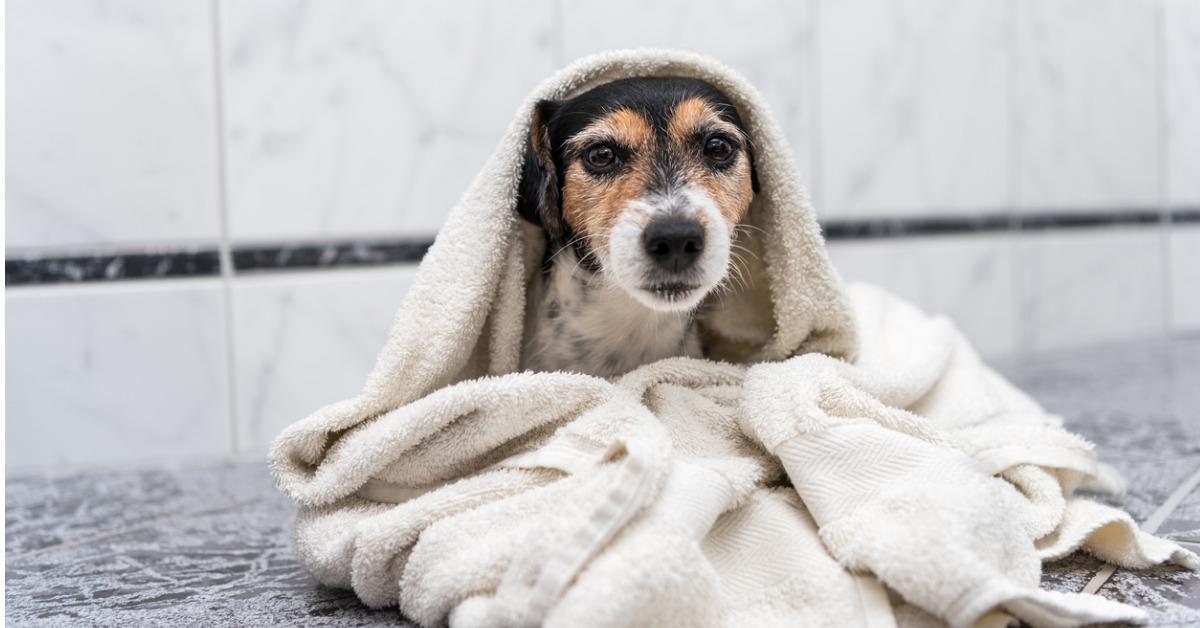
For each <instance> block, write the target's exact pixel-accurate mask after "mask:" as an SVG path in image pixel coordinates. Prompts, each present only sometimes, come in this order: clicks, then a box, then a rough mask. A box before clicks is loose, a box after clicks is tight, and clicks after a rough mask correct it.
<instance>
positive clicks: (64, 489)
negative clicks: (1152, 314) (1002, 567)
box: [5, 337, 1200, 626]
mask: <svg viewBox="0 0 1200 628" xmlns="http://www.w3.org/2000/svg"><path fill="white" fill-rule="evenodd" d="M1001 368H1002V370H1003V371H1004V372H1005V373H1006V374H1007V375H1009V376H1010V377H1011V378H1012V379H1013V380H1014V381H1015V382H1016V383H1018V384H1019V385H1020V386H1021V387H1023V388H1024V389H1026V390H1028V391H1030V392H1031V393H1032V394H1033V395H1034V396H1035V397H1037V398H1038V399H1039V400H1041V401H1042V402H1043V403H1044V404H1046V405H1047V407H1049V408H1050V409H1051V410H1053V411H1055V412H1058V413H1060V414H1062V415H1063V416H1065V417H1066V418H1067V421H1068V424H1069V425H1070V426H1071V427H1072V428H1073V429H1075V430H1076V431H1079V432H1080V433H1082V434H1084V435H1085V436H1087V437H1088V438H1090V439H1092V440H1093V441H1095V442H1096V443H1097V446H1098V447H1099V449H1100V452H1101V456H1102V457H1103V458H1104V459H1105V460H1106V461H1108V462H1109V463H1111V464H1113V465H1114V466H1116V467H1117V468H1118V469H1119V470H1120V471H1121V472H1122V473H1123V474H1124V475H1125V477H1126V479H1127V480H1128V481H1129V484H1130V491H1129V493H1128V495H1126V496H1124V498H1122V499H1121V500H1119V503H1120V504H1121V505H1122V506H1123V507H1125V508H1127V509H1128V510H1129V511H1130V512H1131V513H1132V514H1133V515H1134V516H1135V517H1136V518H1138V519H1144V518H1146V517H1147V516H1149V515H1150V514H1151V513H1152V512H1153V511H1154V510H1155V509H1157V508H1158V507H1159V505H1160V504H1161V503H1162V502H1163V500H1164V499H1166V497H1167V496H1168V495H1169V494H1170V493H1171V492H1172V491H1173V490H1174V489H1175V488H1176V487H1177V486H1178V485H1179V484H1180V482H1182V481H1183V480H1184V479H1185V478H1186V477H1187V476H1189V475H1190V474H1191V473H1192V472H1194V471H1195V470H1196V469H1197V468H1200V337H1190V338H1180V339H1177V340H1176V341H1174V342H1171V343H1167V342H1153V343H1132V344H1126V345H1121V346H1114V347H1104V348H1099V349H1094V350H1088V351H1083V352H1074V353H1069V354H1063V355H1058V356H1044V357H1039V358H1038V359H1027V360H1022V361H1019V362H1018V361H1014V362H1011V363H1008V364H1004V365H1001ZM5 492H6V497H7V509H6V512H5V519H6V524H7V529H6V538H5V541H6V549H5V552H6V554H5V559H6V560H5V573H6V576H7V588H6V590H5V602H6V620H7V622H8V623H9V624H12V625H62V624H71V625H78V624H98V625H112V624H118V623H120V624H126V625H144V624H154V625H167V624H169V625H191V624H199V625H270V624H288V625H291V624H301V623H321V624H335V625H374V624H387V625H396V624H397V623H398V622H400V621H401V618H400V617H399V616H398V615H397V613H396V612H395V611H394V610H389V611H372V610H369V609H366V608H364V607H363V606H362V605H361V604H359V603H358V601H357V600H356V599H355V598H354V596H353V594H351V593H348V592H345V591H337V590H332V589H328V588H324V587H321V586H319V585H317V584H316V583H315V582H313V580H312V579H311V578H310V577H308V576H307V575H306V574H305V573H304V572H303V571H302V570H301V569H300V568H299V566H298V565H297V564H296V561H295V559H294V558H293V557H292V554H291V550H290V548H289V529H290V527H291V520H292V514H293V508H292V506H291V504H290V503H288V502H287V500H286V499H284V498H283V497H282V496H280V495H279V494H278V493H276V492H275V491H274V490H273V489H272V487H271V485H270V481H269V479H268V478H267V475H266V472H265V470H264V469H263V468H262V467H261V466H259V465H227V466H216V467H206V468H200V469H152V470H143V471H114V472H105V473H95V472H90V473H75V474H65V475H56V476H53V477H11V478H9V480H8V483H7V485H6V487H5ZM1161 531H1162V533H1163V534H1165V535H1167V536H1170V537H1172V538H1175V539H1178V540H1180V541H1194V542H1196V543H1197V545H1196V546H1195V547H1200V491H1197V492H1196V493H1194V494H1192V495H1189V496H1188V497H1187V498H1186V499H1185V500H1184V501H1183V502H1182V503H1181V504H1180V506H1179V508H1178V509H1177V510H1176V511H1175V512H1174V514H1173V515H1172V516H1171V517H1170V518H1169V519H1168V520H1167V522H1166V523H1165V524H1164V525H1163V526H1162V528H1161ZM1100 567H1101V565H1100V563H1099V562H1098V561H1097V560H1095V559H1093V558H1090V557H1088V556H1082V555H1076V556H1072V557H1069V558H1067V559H1065V560H1062V561H1059V562H1057V563H1053V564H1050V565H1047V566H1046V569H1045V575H1044V577H1043V582H1044V583H1045V585H1046V586H1048V587H1050V588H1054V589H1060V590H1079V589H1080V588H1082V587H1083V585H1084V584H1086V583H1087V581H1088V580H1089V579H1090V578H1091V577H1092V575H1093V574H1095V573H1096V571H1097V570H1099V569H1100ZM1101 593H1102V594H1103V595H1106V596H1108V597H1112V598H1115V599H1120V600H1124V601H1128V602H1132V603H1134V604H1137V605H1138V606H1141V607H1143V608H1145V609H1147V610H1148V611H1149V612H1150V613H1151V618H1152V622H1153V623H1154V624H1155V625H1162V626H1184V625H1198V624H1200V610H1195V608H1196V607H1200V577H1197V576H1196V575H1195V574H1192V573H1190V572H1186V571H1183V570H1180V569H1177V568H1173V567H1164V568H1160V569H1154V570H1151V571H1148V572H1141V573H1133V572H1127V571H1123V570H1119V571H1117V572H1116V574H1115V575H1114V576H1113V577H1112V578H1111V579H1110V581H1109V582H1108V583H1106V584H1105V585H1104V587H1103V588H1102V589H1101Z"/></svg>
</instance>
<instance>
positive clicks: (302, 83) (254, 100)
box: [221, 0, 552, 240]
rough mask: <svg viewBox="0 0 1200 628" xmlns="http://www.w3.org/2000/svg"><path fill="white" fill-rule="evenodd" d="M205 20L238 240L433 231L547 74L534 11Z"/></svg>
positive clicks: (228, 11) (413, 9)
mask: <svg viewBox="0 0 1200 628" xmlns="http://www.w3.org/2000/svg"><path fill="white" fill-rule="evenodd" d="M221 8H222V18H221V24H222V68H223V73H224V80H225V103H226V137H227V140H228V163H229V199H230V229H231V232H232V235H233V237H234V238H237V239H242V240H262V239H268V240H273V239H281V238H287V237H309V236H334V235H361V234H371V235H379V234H380V233H401V232H403V233H416V234H431V233H433V232H435V231H436V230H437V229H438V227H440V226H441V223H442V221H443V219H444V218H445V215H446V213H447V211H448V210H449V208H450V206H451V205H452V204H453V203H454V202H455V201H456V200H457V199H458V197H459V196H460V195H461V194H462V192H463V191H464V190H465V189H466V186H467V184H468V183H469V182H470V181H471V179H472V178H473V177H474V176H475V174H476V173H477V172H478V170H479V168H480V167H481V166H482V165H483V162H484V160H485V159H486V157H487V156H488V155H489V154H490V153H491V151H492V149H493V147H494V145H495V143H496V142H497V141H498V139H499V138H500V136H501V135H502V133H503V132H504V130H505V128H506V127H507V125H508V124H509V122H510V121H511V119H512V115H513V112H515V111H516V110H517V108H518V107H519V106H520V104H521V102H522V101H523V99H524V97H525V96H526V94H527V93H528V92H529V90H530V89H531V88H532V87H533V86H534V85H535V84H536V83H537V82H538V81H540V80H541V79H542V78H544V77H545V76H546V75H547V74H548V73H549V72H550V71H551V69H552V67H551V63H552V62H551V56H552V54H551V45H550V28H551V26H550V20H551V14H552V12H551V10H550V9H551V6H550V0H523V1H521V2H506V3H503V4H501V3H495V2H488V1H486V0H472V1H470V2H460V3H452V4H426V3H413V2H391V1H388V0H370V1H364V2H355V3H345V2H336V1H332V0H323V1H318V2H302V1H300V0H264V1H259V2H226V3H222V5H221Z"/></svg>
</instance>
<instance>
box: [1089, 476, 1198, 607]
mask: <svg viewBox="0 0 1200 628" xmlns="http://www.w3.org/2000/svg"><path fill="white" fill-rule="evenodd" d="M1198 484H1200V469H1196V470H1195V471H1194V472H1192V474H1191V475H1190V476H1188V478H1187V479H1185V480H1184V481H1183V482H1182V483H1180V485H1179V486H1177V487H1175V490H1174V491H1171V494H1170V495H1168V496H1167V498H1166V499H1165V500H1163V503H1162V505H1160V506H1159V507H1158V508H1157V509H1156V510H1155V511H1154V512H1153V513H1151V514H1150V516H1149V517H1147V518H1146V520H1145V521H1143V522H1142V525H1141V526H1140V527H1141V530H1142V531H1143V532H1146V533H1148V534H1154V533H1155V532H1157V531H1158V528H1159V526H1161V525H1162V524H1163V522H1164V521H1166V520H1167V517H1170V516H1171V513H1173V512H1175V509H1176V508H1178V507H1179V504H1180V503H1181V502H1183V499H1184V498H1185V497H1187V496H1188V495H1189V494H1190V493H1191V492H1192V491H1193V490H1194V489H1195V488H1196V485H1198ZM1116 571H1117V567H1116V566H1115V565H1105V566H1104V568H1103V569H1101V570H1100V571H1099V572H1097V573H1096V575H1095V576H1093V577H1092V579H1091V580H1089V581H1088V583H1087V584H1086V585H1084V587H1083V589H1082V590H1081V591H1080V592H1081V593H1095V592H1097V591H1099V590H1100V587H1102V586H1104V583H1105V582H1108V579H1109V578H1110V577H1112V575H1113V574H1114V573H1116Z"/></svg>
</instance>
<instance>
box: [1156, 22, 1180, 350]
mask: <svg viewBox="0 0 1200 628" xmlns="http://www.w3.org/2000/svg"><path fill="white" fill-rule="evenodd" d="M1154 35H1155V47H1154V54H1155V60H1154V61H1155V75H1156V76H1155V78H1156V83H1157V84H1156V85H1155V87H1156V88H1157V89H1156V90H1155V94H1156V95H1157V97H1158V102H1157V105H1158V124H1157V125H1155V131H1156V133H1157V135H1158V137H1157V138H1156V139H1157V140H1158V141H1157V144H1158V179H1157V181H1156V183H1157V184H1158V202H1159V204H1160V206H1161V207H1162V213H1163V216H1162V230H1161V231H1162V244H1161V245H1160V247H1159V252H1160V254H1161V255H1162V271H1163V272H1162V277H1161V280H1162V282H1163V286H1162V288H1163V296H1162V301H1163V315H1162V324H1163V334H1164V335H1166V336H1167V337H1170V335H1171V331H1172V328H1173V327H1174V324H1175V320H1174V319H1175V315H1174V307H1175V292H1174V284H1175V282H1174V278H1173V277H1172V271H1173V268H1172V266H1173V264H1172V260H1171V224H1172V214H1173V212H1172V210H1171V202H1170V198H1169V196H1170V189H1171V168H1170V159H1171V151H1170V149H1169V148H1168V142H1170V127H1169V124H1168V122H1167V119H1168V118H1167V116H1168V115H1169V109H1170V107H1169V104H1168V101H1167V96H1168V93H1169V92H1168V88H1167V7H1166V3H1165V2H1163V1H1162V0H1160V1H1159V2H1156V3H1155V4H1154Z"/></svg>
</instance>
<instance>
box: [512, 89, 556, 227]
mask: <svg viewBox="0 0 1200 628" xmlns="http://www.w3.org/2000/svg"><path fill="white" fill-rule="evenodd" d="M557 109H558V103H556V102H553V101H550V100H539V101H538V102H537V104H536V105H534V106H533V117H532V119H531V120H530V123H529V140H528V141H527V142H526V145H525V163H524V165H523V166H522V168H521V185H520V187H519V188H518V195H519V197H520V198H518V199H517V213H518V214H520V215H521V217H522V218H524V219H525V220H528V221H529V222H531V223H533V224H535V225H539V226H541V227H542V228H543V229H545V230H546V235H547V236H549V238H550V240H551V241H554V240H557V239H559V238H561V237H562V236H563V234H564V233H565V231H566V229H565V227H566V225H565V224H564V222H563V215H562V204H561V202H560V201H561V199H559V187H558V168H557V166H555V164H554V152H553V150H552V148H551V146H550V131H549V128H548V127H547V124H548V122H549V121H550V119H551V118H552V117H553V116H554V112H555V111H556V110H557Z"/></svg>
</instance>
